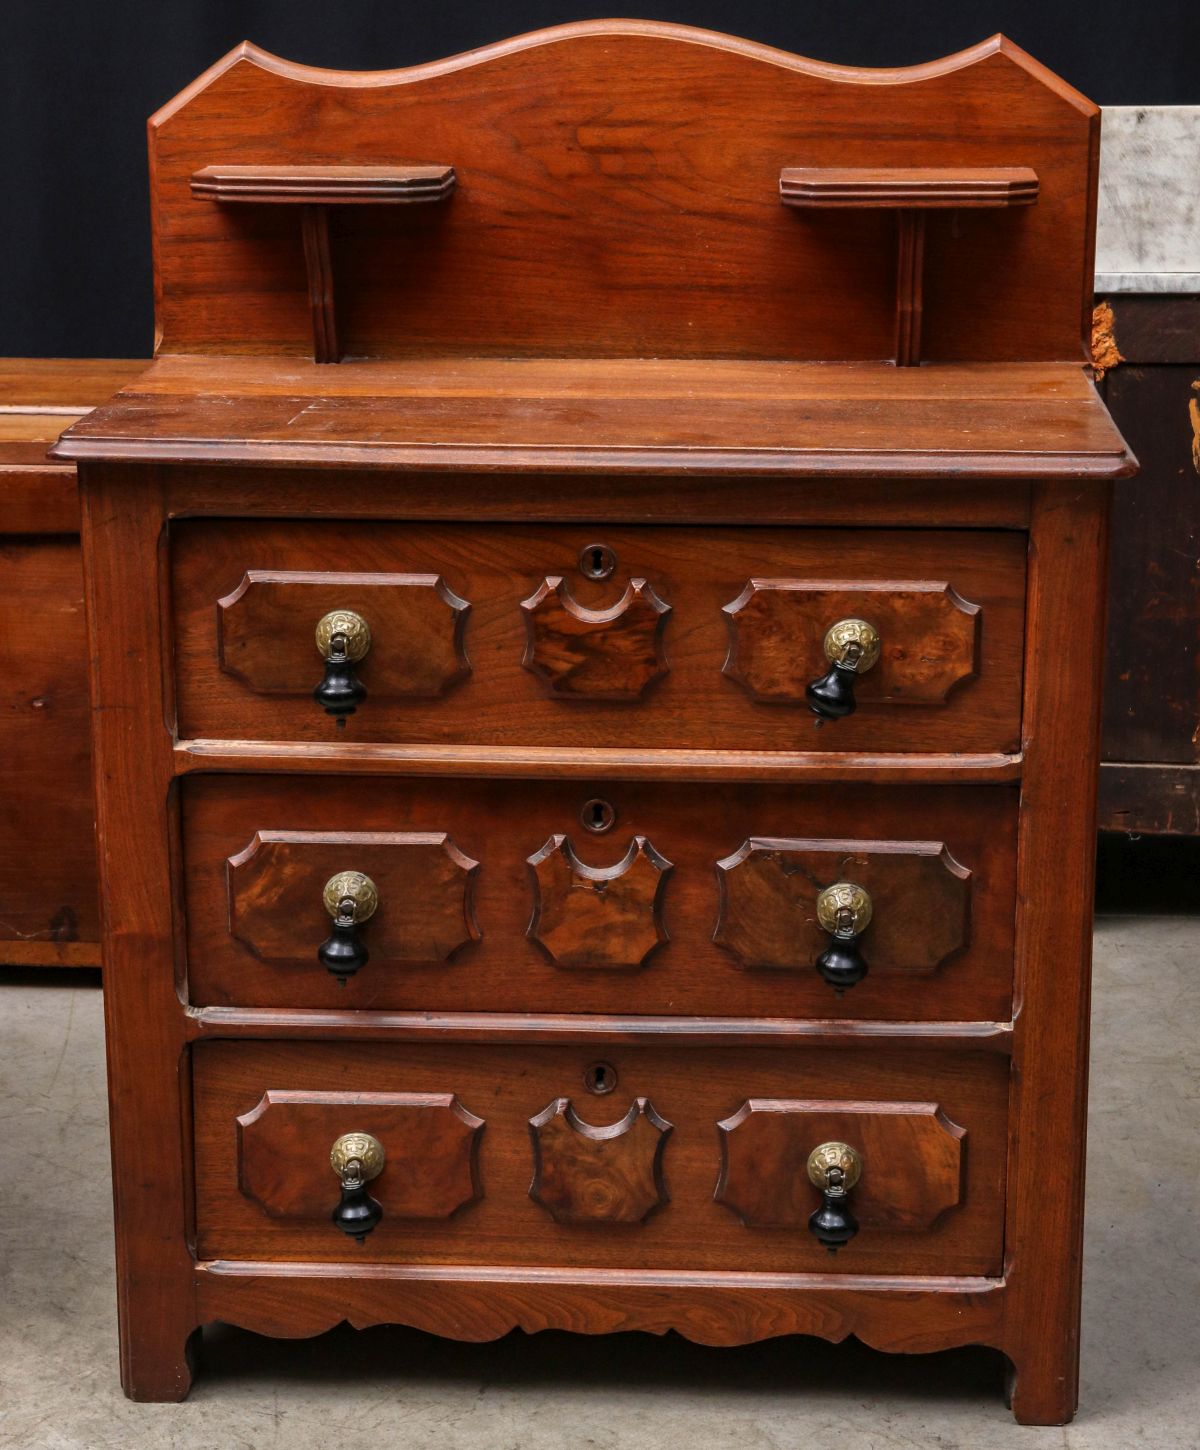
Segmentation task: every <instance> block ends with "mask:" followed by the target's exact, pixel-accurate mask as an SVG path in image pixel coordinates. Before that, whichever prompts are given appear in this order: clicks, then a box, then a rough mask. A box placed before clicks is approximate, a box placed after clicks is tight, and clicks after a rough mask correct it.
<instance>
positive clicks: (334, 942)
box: [317, 871, 379, 983]
mask: <svg viewBox="0 0 1200 1450" xmlns="http://www.w3.org/2000/svg"><path fill="white" fill-rule="evenodd" d="M321 900H322V901H323V902H324V904H325V910H326V911H327V912H328V913H329V915H330V916H331V917H332V918H333V930H332V931H331V932H330V934H329V936H328V937H327V938H326V940H325V941H323V942H322V943H321V945H320V946H319V947H318V948H317V960H318V961H319V962H320V963H321V965H322V966H323V967H325V968H327V969H328V970H329V971H331V972H332V973H333V975H334V976H335V977H336V978H337V979H338V981H339V982H340V983H344V982H345V980H346V978H347V977H352V976H353V975H354V974H355V972H357V971H358V970H359V968H360V967H365V966H366V965H367V963H368V961H370V959H371V954H370V952H368V951H367V946H366V943H365V942H364V941H363V939H362V937H361V936H360V935H359V931H358V928H359V927H360V926H361V925H362V923H363V922H364V921H369V920H370V919H371V917H373V916H374V915H375V910H376V908H377V907H378V905H379V892H378V890H377V889H376V886H375V883H374V881H372V880H371V878H370V877H369V876H364V875H363V873H362V872H361V871H339V872H338V874H337V875H336V876H331V877H330V878H329V880H328V881H326V883H325V889H324V890H323V891H322V892H321Z"/></svg>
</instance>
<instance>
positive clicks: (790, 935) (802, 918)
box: [713, 837, 971, 974]
mask: <svg viewBox="0 0 1200 1450" xmlns="http://www.w3.org/2000/svg"><path fill="white" fill-rule="evenodd" d="M717 880H718V885H719V889H720V907H719V914H718V917H717V925H716V929H715V930H714V932H713V940H714V941H715V942H716V943H717V944H718V945H719V946H723V947H725V948H726V950H727V951H729V952H730V953H732V955H733V956H734V958H735V959H736V960H737V961H738V962H740V963H741V965H743V966H746V967H767V968H775V969H783V970H796V971H803V970H809V969H811V968H812V965H813V963H814V962H815V961H816V959H817V957H818V956H819V955H820V954H821V953H822V952H823V951H824V950H825V949H826V947H828V945H829V943H830V940H831V938H830V936H829V935H828V933H827V932H825V931H824V930H823V929H822V928H821V925H820V923H819V922H818V920H817V897H818V895H819V894H820V893H821V892H822V891H823V890H824V889H825V887H827V886H832V885H833V884H834V882H835V881H851V882H853V883H855V884H856V885H858V886H861V887H863V888H864V889H865V890H866V891H867V892H868V894H869V895H870V897H871V905H872V908H873V915H872V917H871V921H870V924H869V925H868V926H867V929H866V931H865V932H863V933H862V935H861V937H860V950H861V951H862V954H863V956H864V957H865V958H866V960H867V962H868V963H869V965H870V968H871V970H872V971H884V972H899V973H905V974H910V973H911V974H920V973H928V972H933V971H936V970H937V969H938V968H939V967H940V966H942V964H943V963H945V962H947V961H949V960H950V959H951V958H952V957H954V956H955V955H956V954H957V953H958V952H961V951H962V950H963V949H964V948H965V947H966V945H967V943H968V942H969V941H970V939H971V872H970V871H969V870H968V869H967V868H966V867H965V866H963V865H962V864H961V862H958V861H956V860H955V859H954V857H953V856H952V855H951V853H950V852H949V851H948V850H947V849H946V845H945V843H944V842H942V841H830V840H797V839H795V838H794V837H793V838H789V837H783V838H778V837H751V838H750V839H749V840H747V841H743V842H742V844H741V845H740V846H739V847H738V849H737V850H736V851H735V852H733V854H732V855H730V856H727V857H725V858H724V860H721V861H718V862H717Z"/></svg>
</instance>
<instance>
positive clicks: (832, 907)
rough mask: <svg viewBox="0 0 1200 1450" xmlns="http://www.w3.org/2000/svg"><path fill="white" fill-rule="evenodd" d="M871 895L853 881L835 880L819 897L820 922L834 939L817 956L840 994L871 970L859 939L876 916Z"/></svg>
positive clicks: (826, 978) (823, 971)
mask: <svg viewBox="0 0 1200 1450" xmlns="http://www.w3.org/2000/svg"><path fill="white" fill-rule="evenodd" d="M874 910H875V909H874V907H873V906H872V904H871V897H870V895H869V894H868V893H867V892H866V891H864V890H863V888H862V887H861V886H857V885H855V883H854V882H853V881H835V882H834V883H833V885H832V886H827V887H826V888H825V890H824V891H822V892H821V894H820V895H819V896H818V897H817V922H818V924H819V925H820V927H821V930H822V931H827V932H828V933H829V935H830V936H831V937H832V938H833V940H832V941H831V942H830V944H829V946H828V947H826V949H825V950H824V951H823V952H822V953H821V955H820V956H819V957H818V958H817V961H816V967H817V971H818V972H820V974H821V976H822V977H824V979H825V980H826V981H827V982H828V983H829V985H830V986H831V987H832V988H833V989H834V991H836V992H837V994H838V996H839V997H840V996H841V995H842V993H843V992H844V991H846V990H847V988H849V987H853V986H854V984H855V983H856V982H861V981H862V979H863V978H864V977H865V976H866V975H867V972H868V970H869V968H868V966H867V963H866V960H865V959H864V957H863V955H862V953H861V952H860V951H859V949H858V939H859V937H860V936H862V934H863V932H864V931H866V929H867V927H868V926H870V924H871V917H872V916H873V915H874Z"/></svg>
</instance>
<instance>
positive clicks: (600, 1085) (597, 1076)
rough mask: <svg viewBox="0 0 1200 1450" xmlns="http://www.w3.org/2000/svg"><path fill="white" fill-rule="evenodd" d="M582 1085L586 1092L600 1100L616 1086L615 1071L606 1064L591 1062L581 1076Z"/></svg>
mask: <svg viewBox="0 0 1200 1450" xmlns="http://www.w3.org/2000/svg"><path fill="white" fill-rule="evenodd" d="M583 1085H584V1087H585V1088H587V1090H588V1092H590V1093H595V1094H596V1096H597V1097H599V1098H602V1097H604V1096H605V1094H606V1093H610V1092H612V1090H613V1089H614V1088H615V1087H616V1085H617V1070H616V1068H615V1067H613V1066H611V1065H610V1064H609V1063H607V1062H593V1063H592V1065H591V1067H589V1068H588V1069H587V1071H586V1072H585V1073H584V1074H583Z"/></svg>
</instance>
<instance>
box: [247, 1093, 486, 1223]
mask: <svg viewBox="0 0 1200 1450" xmlns="http://www.w3.org/2000/svg"><path fill="white" fill-rule="evenodd" d="M483 1128H484V1120H483V1119H482V1118H477V1117H476V1116H475V1114H474V1113H472V1112H469V1111H468V1110H467V1108H465V1107H464V1106H463V1104H462V1103H460V1102H459V1100H458V1099H457V1098H456V1097H455V1096H454V1094H453V1093H405V1092H396V1093H372V1092H365V1093H364V1092H359V1093H350V1092H338V1091H334V1092H294V1091H290V1090H287V1089H282V1090H280V1089H268V1090H267V1091H266V1092H264V1093H263V1095H262V1097H261V1098H260V1099H259V1101H258V1102H257V1103H256V1104H255V1106H254V1107H253V1108H251V1109H250V1111H249V1112H248V1113H243V1114H242V1115H241V1116H240V1117H239V1118H238V1119H237V1121H236V1124H235V1129H236V1135H237V1160H238V1186H239V1188H240V1189H241V1192H242V1193H243V1194H244V1195H245V1196H246V1198H247V1199H249V1200H250V1201H252V1202H253V1203H254V1205H255V1207H256V1208H258V1209H259V1210H261V1211H262V1212H263V1213H265V1214H268V1215H269V1216H270V1217H271V1218H283V1219H320V1218H321V1217H322V1216H324V1217H326V1218H328V1217H329V1215H330V1214H331V1213H332V1212H333V1210H334V1208H335V1207H336V1205H337V1202H338V1196H339V1184H338V1178H337V1175H336V1174H335V1173H334V1172H333V1169H332V1168H331V1167H330V1166H329V1152H330V1149H331V1148H332V1147H333V1144H334V1142H335V1141H336V1140H337V1139H338V1138H340V1137H341V1135H342V1134H343V1133H371V1134H372V1135H373V1136H374V1137H376V1138H378V1140H379V1142H380V1143H381V1144H382V1145H383V1151H384V1164H383V1171H382V1172H381V1173H380V1175H379V1177H378V1178H375V1179H372V1181H371V1183H370V1193H371V1196H372V1197H373V1198H376V1199H378V1200H379V1203H380V1204H381V1205H382V1207H383V1211H384V1213H385V1214H386V1215H387V1216H388V1217H389V1218H399V1219H425V1218H449V1217H451V1215H452V1214H454V1213H456V1212H457V1211H458V1210H459V1209H460V1208H463V1207H464V1206H465V1205H466V1204H469V1203H472V1202H473V1201H474V1200H475V1199H477V1198H478V1197H479V1195H480V1192H481V1189H480V1185H479V1166H478V1162H479V1138H480V1134H481V1133H482V1132H483Z"/></svg>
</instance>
